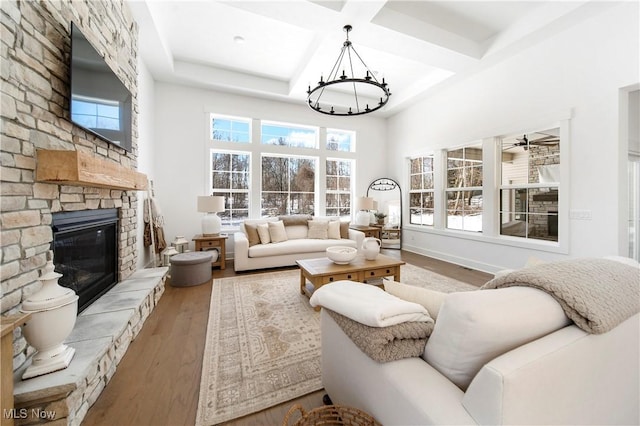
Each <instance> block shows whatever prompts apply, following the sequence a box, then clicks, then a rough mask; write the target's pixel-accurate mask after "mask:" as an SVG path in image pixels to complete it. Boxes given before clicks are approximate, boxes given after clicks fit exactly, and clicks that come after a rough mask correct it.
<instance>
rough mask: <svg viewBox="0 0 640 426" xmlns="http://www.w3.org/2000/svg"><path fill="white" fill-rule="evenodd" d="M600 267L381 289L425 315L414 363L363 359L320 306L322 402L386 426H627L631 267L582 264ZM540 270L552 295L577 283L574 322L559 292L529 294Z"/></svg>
mask: <svg viewBox="0 0 640 426" xmlns="http://www.w3.org/2000/svg"><path fill="white" fill-rule="evenodd" d="M601 261H603V260H598V261H596V260H593V261H591V260H586V261H584V262H582V263H581V265H582V266H581V268H582V269H580V268H578V269H571V270H570V271H567V273H566V274H562V273H561V272H562V268H565V267H567V265H569V266H571V265H572V264H573V263H574V262H573V261H569V262H566V263H562V262H559V263H558V265H556V264H545V265H538V266H534V267H531V268H525V269H526V270H525V269H523V270H520V271H513V272H510V273H508V274H503V275H501V276H500V277H497V278H495V279H494V280H492V282H494V283H499V284H500V283H501V284H504V283H505V282H507V281H509V280H513V282H512V283H511V284H510V285H513V286H510V287H504V288H497V289H492V288H491V287H492V284H491V282H490V283H487V284H486V285H485V287H487V288H486V289H484V288H483V289H482V290H477V291H470V292H459V293H451V294H442V293H440V294H437V292H430V291H428V290H425V289H422V288H417V287H415V286H406V285H404V284H401V283H393V282H386V283H385V289H386V290H387V292H391V293H392V294H394V293H395V295H396V296H398V297H400V298H402V299H404V300H410V301H413V302H415V303H419V304H422V305H423V306H424V307H425V308H427V310H428V311H429V313H430V314H431V315H432V317H435V327H434V328H433V332H432V333H431V336H430V337H429V338H428V341H427V343H426V347H425V349H424V353H423V354H422V356H412V357H406V358H402V359H397V360H393V361H390V362H377V361H375V360H374V359H372V358H371V357H369V356H368V355H366V354H365V352H363V350H361V349H360V348H359V347H358V346H357V345H356V342H357V340H356V341H354V340H352V339H351V338H350V337H349V336H348V335H347V332H346V331H345V330H343V328H341V326H340V325H339V322H338V321H336V320H334V317H333V316H332V314H331V313H329V312H328V311H327V308H326V306H323V309H322V313H321V330H322V383H323V385H324V388H325V390H326V391H327V393H328V395H329V396H330V398H331V399H332V401H333V403H334V404H343V405H348V406H352V407H356V408H359V409H361V410H364V411H366V412H368V413H369V414H371V415H373V416H374V417H375V418H376V419H377V420H378V421H379V422H381V423H382V424H388V425H396V424H398V425H399V424H402V425H429V424H574V425H575V424H581V425H582V424H585V425H586V424H636V425H637V424H639V422H640V342H639V336H640V314H638V310H639V307H638V305H639V303H640V302H639V301H638V299H639V296H638V291H639V290H638V289H639V288H640V267H639V266H638V264H637V263H635V266H634V265H623V266H624V268H623V266H618V265H617V263H618V262H615V261H610V262H611V263H609V264H606V263H604V266H601V267H599V269H593V268H592V267H593V266H594V265H596V264H599V265H602V264H600V263H598V262H601ZM585 265H586V266H585ZM549 268H556V269H554V270H553V271H555V272H559V273H558V274H557V275H558V279H557V280H555V281H553V280H551V286H550V287H551V288H552V289H553V291H556V290H559V292H562V291H564V289H566V288H567V287H566V285H567V283H568V282H570V281H573V282H575V283H577V285H578V287H576V288H579V289H580V290H579V291H577V292H574V295H576V294H577V298H576V300H575V301H571V300H569V302H568V304H569V305H571V304H574V305H576V307H577V311H578V313H579V314H580V315H578V316H576V313H575V312H573V311H570V310H569V311H568V310H567V306H565V305H567V302H564V301H563V299H561V298H558V293H559V292H556V293H553V292H552V293H553V295H552V294H551V293H549V292H547V291H542V290H540V289H539V288H532V287H530V283H531V282H533V281H536V280H537V277H538V276H540V275H547V276H549V275H550V274H549V270H550V269H549ZM558 268H559V269H558ZM555 272H554V273H555ZM514 274H520V275H518V279H517V280H516V279H515V278H513V277H514ZM518 280H519V281H518ZM337 285H339V283H334V284H331V285H330V286H337ZM330 286H324V287H323V288H322V289H321V290H323V291H329V290H330V289H331V287H330ZM623 288H624V289H623ZM621 289H622V290H621ZM316 293H318V295H317V296H320V294H319V292H316ZM586 293H593V294H595V295H596V298H595V299H594V298H593V297H591V296H588V297H591V300H592V302H593V300H595V303H590V304H589V303H587V304H583V301H584V299H585V298H583V295H585V294H586ZM598 294H599V295H600V296H598ZM609 296H610V297H609ZM314 297H316V294H314ZM588 297H587V298H588ZM313 301H314V299H313V298H312V302H313ZM574 302H575V303H574ZM312 304H313V303H312ZM346 314H348V312H347V313H343V315H346ZM583 315H584V316H585V317H586V318H589V321H586V322H584V321H583ZM570 317H571V318H570Z"/></svg>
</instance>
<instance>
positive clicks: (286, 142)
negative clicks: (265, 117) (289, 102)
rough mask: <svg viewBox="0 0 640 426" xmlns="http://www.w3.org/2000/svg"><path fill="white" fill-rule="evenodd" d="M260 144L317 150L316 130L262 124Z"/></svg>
mask: <svg viewBox="0 0 640 426" xmlns="http://www.w3.org/2000/svg"><path fill="white" fill-rule="evenodd" d="M261 130H262V136H261V140H260V141H261V143H262V144H263V145H281V146H289V147H295V148H318V129H317V128H315V127H305V126H294V125H291V124H279V123H271V122H266V121H263V122H262V126H261Z"/></svg>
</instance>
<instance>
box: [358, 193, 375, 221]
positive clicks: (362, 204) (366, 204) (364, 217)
mask: <svg viewBox="0 0 640 426" xmlns="http://www.w3.org/2000/svg"><path fill="white" fill-rule="evenodd" d="M356 208H357V209H358V213H357V214H356V225H360V226H368V225H369V219H370V214H369V210H371V209H373V198H371V197H358V200H357V201H356Z"/></svg>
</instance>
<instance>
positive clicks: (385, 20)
mask: <svg viewBox="0 0 640 426" xmlns="http://www.w3.org/2000/svg"><path fill="white" fill-rule="evenodd" d="M373 23H374V24H377V25H380V26H382V27H385V28H388V29H390V30H393V31H396V32H398V33H400V34H402V35H403V36H404V37H412V38H415V39H418V40H421V41H423V42H425V43H428V44H432V45H436V46H439V47H442V48H444V49H446V50H449V51H452V52H455V53H457V54H460V55H464V56H468V57H470V58H473V59H480V58H481V57H482V54H483V53H484V48H483V46H481V45H480V44H478V43H476V42H475V41H473V40H470V39H467V38H465V37H462V36H460V35H458V34H455V33H452V32H449V31H446V30H444V29H442V28H440V27H437V26H435V25H432V24H429V23H427V22H424V21H422V20H419V19H416V18H414V17H412V16H409V15H405V14H403V13H400V12H397V11H395V10H393V9H389V8H387V9H384V10H382V11H381V12H380V13H379V14H378V15H377V16H376V17H375V19H373Z"/></svg>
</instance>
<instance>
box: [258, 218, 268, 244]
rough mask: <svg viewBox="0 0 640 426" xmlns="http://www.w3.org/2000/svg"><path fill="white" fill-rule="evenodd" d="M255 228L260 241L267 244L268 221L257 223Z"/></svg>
mask: <svg viewBox="0 0 640 426" xmlns="http://www.w3.org/2000/svg"><path fill="white" fill-rule="evenodd" d="M256 228H257V230H258V236H259V237H260V243H261V244H269V243H270V242H271V236H270V235H269V223H259V224H258V225H257V227H256Z"/></svg>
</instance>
